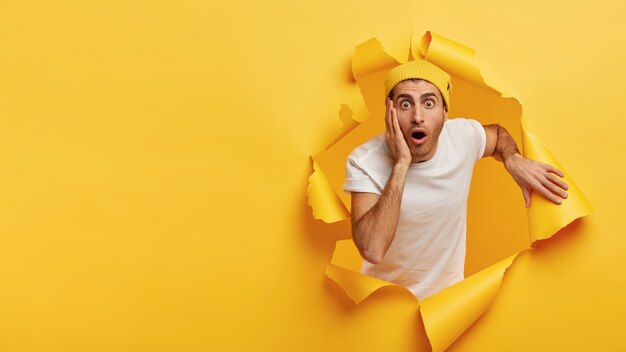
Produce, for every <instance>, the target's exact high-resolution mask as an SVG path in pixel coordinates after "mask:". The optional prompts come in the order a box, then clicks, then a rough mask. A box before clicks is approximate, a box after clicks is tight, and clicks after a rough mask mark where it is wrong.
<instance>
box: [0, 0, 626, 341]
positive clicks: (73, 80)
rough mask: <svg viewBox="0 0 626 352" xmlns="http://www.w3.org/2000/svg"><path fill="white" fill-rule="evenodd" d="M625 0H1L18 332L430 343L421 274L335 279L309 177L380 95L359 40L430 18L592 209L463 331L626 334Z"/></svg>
mask: <svg viewBox="0 0 626 352" xmlns="http://www.w3.org/2000/svg"><path fill="white" fill-rule="evenodd" d="M621 6H622V5H620V3H618V2H617V1H614V2H596V3H593V4H590V5H585V6H580V5H574V6H572V4H571V3H569V2H556V3H549V2H538V1H530V2H523V3H518V4H515V5H514V6H513V5H512V4H509V3H499V2H494V1H489V2H485V3H481V4H476V3H471V2H470V3H466V2H460V1H453V2H445V3H441V2H432V3H417V2H407V1H391V2H385V3H382V2H381V3H370V4H364V3H362V2H341V3H338V2H315V3H308V4H307V3H293V2H281V1H266V2H249V3H235V4H226V3H217V2H200V1H197V2H192V1H183V2H176V3H173V2H165V1H154V2H139V1H130V2H128V1H124V2H121V1H107V2H104V1H101V2H79V1H58V2H54V3H50V2H33V1H23V2H13V3H6V2H5V3H2V4H1V5H0V43H1V47H0V116H1V120H0V121H2V128H0V153H1V154H0V156H1V158H0V160H1V161H2V162H1V163H0V168H1V173H0V175H1V176H0V181H1V182H0V195H1V197H2V198H1V199H2V201H1V202H0V207H1V208H0V214H2V215H1V217H0V219H1V221H0V239H1V240H0V258H1V259H0V268H1V269H0V287H1V288H2V291H1V292H2V293H1V297H2V300H1V301H0V302H1V303H0V313H1V314H2V317H3V319H2V322H1V323H0V327H1V329H0V347H1V348H2V350H6V351H41V350H45V351H85V350H90V351H111V350H116V351H124V350H127V351H137V350H150V351H161V350H162V351H171V350H178V351H197V350H240V351H245V350H271V351H276V350H308V351H320V350H328V351H333V350H334V351H345V350H360V351H380V350H392V351H413V350H415V349H416V348H418V347H419V346H420V345H421V344H422V342H423V339H424V335H423V332H422V330H421V329H422V326H421V322H419V321H418V320H417V319H416V312H415V301H414V298H413V297H412V296H410V295H408V294H406V293H405V292H402V291H399V290H393V289H390V290H384V291H383V292H379V293H377V294H376V297H373V298H372V299H371V300H370V299H368V300H366V301H365V302H364V303H365V304H363V305H359V307H358V308H355V307H354V306H353V305H352V303H351V302H350V300H349V299H348V298H347V297H346V298H345V300H343V301H342V300H338V299H337V296H338V294H340V293H341V292H340V291H339V290H338V288H337V287H336V286H334V284H333V283H332V282H329V281H328V280H327V279H326V278H325V268H326V264H327V263H328V262H329V261H330V257H331V253H332V251H333V249H334V243H335V241H336V240H337V239H338V238H340V237H342V236H343V235H341V234H345V233H346V231H349V229H348V226H347V224H346V223H345V222H341V223H337V224H333V225H326V224H323V223H322V222H320V221H316V220H313V219H312V218H311V213H310V209H309V208H308V206H307V204H306V199H305V197H304V194H305V192H306V188H307V184H308V176H309V175H310V174H311V172H312V171H313V166H312V165H311V162H310V160H309V159H308V156H309V155H311V154H316V153H319V152H320V151H321V150H322V148H324V147H325V146H326V145H327V144H328V142H329V141H332V140H333V138H334V137H335V131H336V129H337V128H338V125H337V124H338V118H337V117H338V113H339V111H340V108H341V104H347V105H348V106H350V107H351V108H353V109H356V108H357V106H358V105H359V103H360V102H361V100H360V99H361V97H360V92H359V91H358V88H357V87H356V85H355V83H354V82H353V81H352V79H351V73H350V72H351V70H350V57H351V56H352V53H353V47H354V46H355V45H356V44H358V43H361V42H363V41H364V40H367V39H368V38H371V37H374V36H375V37H377V38H379V39H380V40H381V42H383V43H385V45H386V46H385V49H386V50H387V51H388V52H389V53H391V54H392V55H393V56H394V57H406V55H407V54H408V52H407V47H406V43H407V42H408V41H410V39H411V34H412V33H413V30H416V31H418V32H422V33H423V32H424V31H425V30H427V29H430V30H433V31H434V32H436V33H440V34H442V35H445V36H446V37H448V38H454V40H456V41H458V42H460V43H463V44H465V45H468V46H470V47H472V48H474V49H475V50H476V52H477V53H478V55H479V59H480V62H481V72H482V74H483V76H484V78H485V80H486V81H488V82H491V83H493V86H495V87H498V88H501V89H503V90H504V91H505V92H506V93H507V94H508V95H510V96H514V97H515V98H517V99H518V100H519V101H520V103H521V104H522V105H523V107H524V117H525V125H526V127H527V128H528V130H530V131H532V132H533V133H535V134H536V135H537V136H539V137H540V138H541V140H542V141H543V142H544V143H545V144H546V146H547V147H548V148H549V150H550V151H551V152H553V153H554V155H556V156H558V160H559V161H560V162H561V163H562V164H563V165H565V166H566V168H567V171H568V172H569V173H570V174H571V175H573V176H574V178H575V180H576V183H577V184H578V185H579V186H580V188H581V189H583V190H584V191H585V195H586V196H587V197H588V198H589V199H591V200H592V201H593V204H594V207H595V209H596V211H595V212H594V213H593V214H592V215H590V216H588V217H586V218H585V219H583V221H579V222H576V223H574V224H573V225H570V226H569V227H568V228H566V229H565V230H564V231H562V232H560V233H559V234H557V235H556V236H555V237H553V238H551V239H550V240H548V241H545V242H543V243H540V244H539V245H538V246H537V248H535V249H533V250H532V251H530V252H524V253H522V255H520V256H518V258H517V259H516V260H515V263H514V265H513V266H512V267H511V269H510V270H509V271H508V272H507V276H506V279H505V280H504V282H503V284H502V287H501V288H500V291H499V293H498V295H497V296H496V299H495V301H494V302H493V304H492V305H491V307H490V308H489V310H488V311H487V312H486V314H485V315H483V316H482V317H481V318H480V319H479V321H478V323H477V324H475V325H474V326H473V327H472V328H471V329H470V330H469V331H468V332H467V333H466V334H465V335H463V336H462V337H461V338H460V339H459V340H458V341H457V342H456V343H455V344H454V345H453V346H452V348H451V349H450V350H453V351H500V350H507V351H511V350H519V351H527V350H540V351H554V350H619V349H623V348H624V347H626V346H625V345H624V342H623V341H622V333H623V327H622V320H623V319H622V317H623V316H624V315H625V314H626V305H624V303H623V302H622V297H623V296H624V295H625V294H626V276H625V275H623V274H622V272H623V269H624V267H626V260H625V259H624V255H623V252H624V249H625V247H626V246H625V241H624V239H623V233H624V225H623V221H622V216H621V201H622V199H624V198H625V197H626V188H625V187H624V186H623V181H622V179H623V177H622V173H623V166H622V161H623V157H622V153H621V150H623V149H624V148H625V147H626V142H625V139H624V138H623V137H622V134H623V132H624V131H625V130H626V123H625V122H624V118H623V116H624V115H626V114H624V112H625V111H624V107H623V106H622V105H621V103H620V102H621V95H622V89H621V83H622V82H624V78H626V77H625V76H626V71H624V68H623V64H622V63H623V62H624V59H625V58H626V45H625V44H624V38H625V35H626V28H625V27H624V25H623V19H622V16H623V13H624V8H622V7H621ZM363 114H364V112H363V111H357V110H355V111H354V112H353V115H354V116H355V117H357V118H358V117H359V116H363ZM518 200H519V202H520V203H521V202H522V199H521V195H519V199H518ZM328 226H330V228H329V227H328ZM390 322H393V323H390Z"/></svg>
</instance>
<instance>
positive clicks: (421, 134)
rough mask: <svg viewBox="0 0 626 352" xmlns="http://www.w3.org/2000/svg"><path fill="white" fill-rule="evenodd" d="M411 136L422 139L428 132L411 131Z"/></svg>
mask: <svg viewBox="0 0 626 352" xmlns="http://www.w3.org/2000/svg"><path fill="white" fill-rule="evenodd" d="M411 137H413V138H414V139H417V140H420V139H422V138H424V137H426V133H424V132H421V131H415V132H413V133H411Z"/></svg>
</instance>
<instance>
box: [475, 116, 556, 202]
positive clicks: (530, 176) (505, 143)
mask: <svg viewBox="0 0 626 352" xmlns="http://www.w3.org/2000/svg"><path fill="white" fill-rule="evenodd" d="M483 127H484V128H485V134H486V136H487V141H486V145H485V153H484V154H483V157H487V156H493V157H494V158H495V159H496V160H498V161H502V162H503V163H504V167H505V168H506V169H507V171H508V172H509V173H510V174H511V176H512V177H513V179H514V180H515V182H517V184H518V185H519V187H520V188H521V189H522V193H523V194H524V200H525V201H526V207H527V208H528V207H529V206H530V191H531V190H533V191H537V192H539V193H540V194H542V195H543V196H544V197H546V198H548V199H549V200H551V201H552V202H554V203H556V204H561V202H562V199H565V198H567V193H566V192H565V191H566V190H567V189H568V186H567V184H566V183H565V182H563V181H562V180H561V179H560V178H559V177H561V178H562V177H563V176H564V174H563V172H561V171H560V170H558V169H556V168H554V167H553V166H551V165H548V164H544V163H541V162H538V161H534V160H529V159H526V158H524V157H523V156H522V155H521V154H520V152H519V149H518V148H517V144H515V141H514V140H513V137H511V135H510V134H509V132H507V130H505V129H504V127H502V126H499V125H487V126H483ZM557 176H559V177H557Z"/></svg>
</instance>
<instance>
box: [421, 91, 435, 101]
mask: <svg viewBox="0 0 626 352" xmlns="http://www.w3.org/2000/svg"><path fill="white" fill-rule="evenodd" d="M429 97H435V99H437V100H439V98H438V97H437V94H435V93H432V92H429V93H424V94H422V96H421V97H420V99H426V98H429Z"/></svg>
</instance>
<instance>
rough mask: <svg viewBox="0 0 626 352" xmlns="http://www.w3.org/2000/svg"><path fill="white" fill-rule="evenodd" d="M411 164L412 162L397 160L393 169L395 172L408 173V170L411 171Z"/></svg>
mask: <svg viewBox="0 0 626 352" xmlns="http://www.w3.org/2000/svg"><path fill="white" fill-rule="evenodd" d="M410 165H411V163H410V162H409V163H405V162H397V163H395V165H394V166H393V171H394V172H399V173H402V174H406V173H407V172H409V166H410Z"/></svg>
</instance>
